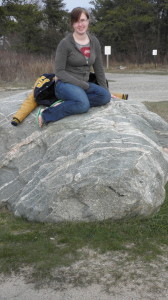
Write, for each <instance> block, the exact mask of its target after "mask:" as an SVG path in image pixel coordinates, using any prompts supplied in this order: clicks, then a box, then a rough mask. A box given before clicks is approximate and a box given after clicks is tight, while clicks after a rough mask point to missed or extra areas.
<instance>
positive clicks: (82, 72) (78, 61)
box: [55, 33, 107, 90]
mask: <svg viewBox="0 0 168 300" xmlns="http://www.w3.org/2000/svg"><path fill="white" fill-rule="evenodd" d="M88 36H89V39H90V58H89V60H88V62H87V61H86V58H85V56H84V55H83V54H82V53H81V51H80V50H79V49H78V47H77V46H76V43H75V40H74V38H73V34H72V33H69V34H68V35H67V36H66V37H65V38H64V39H63V40H62V41H61V42H60V43H59V45H58V47H57V50H56V59H55V65H56V68H55V75H56V76H57V77H58V78H59V79H60V80H62V81H63V82H68V83H71V84H74V85H77V86H80V87H81V88H83V89H84V90H87V89H88V88H89V84H88V80H89V73H90V69H91V66H93V70H94V72H95V74H96V78H97V81H98V83H99V85H100V86H103V87H105V88H107V84H106V79H105V74H104V69H103V62H102V54H101V47H100V43H99V41H98V39H97V38H96V37H95V36H92V35H90V34H88Z"/></svg>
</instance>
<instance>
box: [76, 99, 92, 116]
mask: <svg viewBox="0 0 168 300" xmlns="http://www.w3.org/2000/svg"><path fill="white" fill-rule="evenodd" d="M89 108H90V103H89V101H88V100H87V101H86V100H85V101H75V105H74V109H75V111H76V112H75V113H77V114H82V113H85V112H87V111H88V110H89Z"/></svg>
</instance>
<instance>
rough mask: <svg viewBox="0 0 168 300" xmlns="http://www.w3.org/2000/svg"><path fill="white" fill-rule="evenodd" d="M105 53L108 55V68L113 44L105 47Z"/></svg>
mask: <svg viewBox="0 0 168 300" xmlns="http://www.w3.org/2000/svg"><path fill="white" fill-rule="evenodd" d="M104 54H105V55H106V56H107V69H108V68H109V55H111V46H105V47H104Z"/></svg>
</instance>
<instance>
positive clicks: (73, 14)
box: [71, 7, 89, 25]
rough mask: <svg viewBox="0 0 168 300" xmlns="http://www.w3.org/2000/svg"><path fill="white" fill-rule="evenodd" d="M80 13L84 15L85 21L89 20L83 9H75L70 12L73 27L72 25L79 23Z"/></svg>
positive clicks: (86, 12)
mask: <svg viewBox="0 0 168 300" xmlns="http://www.w3.org/2000/svg"><path fill="white" fill-rule="evenodd" d="M82 13H84V14H85V15H86V17H87V19H89V13H88V11H87V10H86V9H85V8H83V7H76V8H74V9H73V10H72V11H71V25H73V24H74V23H76V22H78V21H79V19H80V16H81V14H82Z"/></svg>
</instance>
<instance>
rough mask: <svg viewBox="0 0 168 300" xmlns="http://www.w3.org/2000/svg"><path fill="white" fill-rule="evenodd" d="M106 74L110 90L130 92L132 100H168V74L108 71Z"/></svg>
mask: <svg viewBox="0 0 168 300" xmlns="http://www.w3.org/2000/svg"><path fill="white" fill-rule="evenodd" d="M106 76H107V79H108V80H110V81H109V86H110V90H111V91H114V92H121V93H125V94H129V100H131V101H136V102H144V101H153V102H154V101H155V102H157V101H168V75H152V74H151V75H149V74H119V73H107V74H106ZM111 80H112V81H111Z"/></svg>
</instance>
